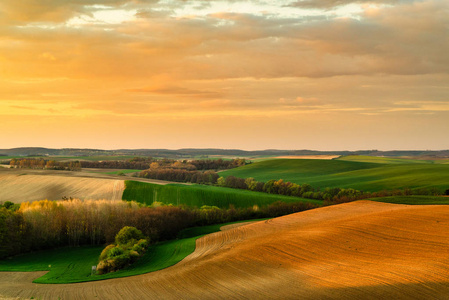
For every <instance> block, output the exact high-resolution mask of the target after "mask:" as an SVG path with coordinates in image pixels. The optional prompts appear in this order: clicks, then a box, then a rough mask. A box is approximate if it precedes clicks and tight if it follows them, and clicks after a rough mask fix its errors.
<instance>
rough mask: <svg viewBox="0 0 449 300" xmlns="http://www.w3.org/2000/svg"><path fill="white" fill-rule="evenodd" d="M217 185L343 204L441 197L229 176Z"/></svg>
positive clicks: (423, 192)
mask: <svg viewBox="0 0 449 300" xmlns="http://www.w3.org/2000/svg"><path fill="white" fill-rule="evenodd" d="M217 185H218V186H222V187H229V188H235V189H243V190H250V191H256V192H265V193H268V194H276V195H285V196H294V197H302V198H308V199H316V200H324V201H326V202H328V203H343V202H349V201H355V200H361V199H368V198H376V197H387V196H407V195H439V194H441V193H440V192H439V191H438V190H437V189H432V188H431V189H415V190H411V189H402V190H399V189H397V190H392V191H386V190H383V191H379V192H364V191H359V190H356V189H352V188H338V187H336V188H329V187H328V188H325V189H323V190H321V189H320V188H316V189H315V188H313V187H312V186H311V185H309V184H307V183H305V184H302V185H299V184H296V183H292V182H288V181H284V180H282V179H279V180H274V179H273V180H269V181H267V182H261V181H256V180H255V179H254V178H252V177H250V178H238V177H234V176H228V177H226V178H224V177H219V178H218V179H217Z"/></svg>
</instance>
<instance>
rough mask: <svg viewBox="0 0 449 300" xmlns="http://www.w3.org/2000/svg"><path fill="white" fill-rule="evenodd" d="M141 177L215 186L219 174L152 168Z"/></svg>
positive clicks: (142, 173)
mask: <svg viewBox="0 0 449 300" xmlns="http://www.w3.org/2000/svg"><path fill="white" fill-rule="evenodd" d="M139 177H143V178H151V179H158V180H167V181H176V182H192V183H202V184H215V183H216V182H217V179H218V177H219V176H218V174H217V173H216V172H214V171H204V172H201V171H189V170H183V169H165V168H162V169H161V168H152V169H148V170H145V171H142V172H140V173H139Z"/></svg>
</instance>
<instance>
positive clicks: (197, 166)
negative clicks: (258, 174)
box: [81, 157, 248, 171]
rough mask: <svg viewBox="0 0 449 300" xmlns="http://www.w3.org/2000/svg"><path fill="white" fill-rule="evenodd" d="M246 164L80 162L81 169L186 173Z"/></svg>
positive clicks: (143, 160)
mask: <svg viewBox="0 0 449 300" xmlns="http://www.w3.org/2000/svg"><path fill="white" fill-rule="evenodd" d="M247 163H248V162H247V161H246V160H245V159H232V160H223V159H221V158H220V159H199V160H175V159H167V158H163V159H156V158H152V157H135V158H132V159H128V160H104V161H82V162H81V166H82V167H83V168H100V169H135V170H147V169H177V170H187V171H195V170H198V171H206V170H216V171H217V170H226V169H232V168H236V167H240V166H243V165H245V164H247Z"/></svg>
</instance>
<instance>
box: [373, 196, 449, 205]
mask: <svg viewBox="0 0 449 300" xmlns="http://www.w3.org/2000/svg"><path fill="white" fill-rule="evenodd" d="M368 200H372V201H377V202H386V203H394V204H410V205H448V204H449V197H442V196H415V195H413V196H391V197H382V198H371V199H368Z"/></svg>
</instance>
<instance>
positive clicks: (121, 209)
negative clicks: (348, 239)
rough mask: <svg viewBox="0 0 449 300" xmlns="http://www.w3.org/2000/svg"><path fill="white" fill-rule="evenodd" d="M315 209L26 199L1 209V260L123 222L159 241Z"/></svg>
mask: <svg viewBox="0 0 449 300" xmlns="http://www.w3.org/2000/svg"><path fill="white" fill-rule="evenodd" d="M316 207H317V205H314V204H310V203H302V202H298V203H282V202H279V203H274V204H271V205H268V206H265V207H261V208H259V207H257V206H254V207H249V208H244V209H236V208H234V207H230V208H228V209H220V208H218V207H209V206H205V207H202V208H200V209H193V208H188V207H174V206H160V207H147V206H144V205H141V204H138V203H136V202H125V201H107V200H99V201H89V200H88V201H81V200H76V199H75V200H66V201H48V200H42V201H34V202H24V203H21V204H20V208H18V209H16V207H15V206H8V208H6V207H2V208H0V259H1V258H4V257H7V256H11V255H16V254H20V253H25V252H29V251H35V250H41V249H47V248H55V247H61V246H80V245H99V244H104V243H111V242H113V241H114V238H115V236H116V234H117V233H118V232H119V230H120V229H121V228H123V227H125V226H133V227H136V228H138V229H139V230H141V231H142V233H143V234H144V235H145V236H147V237H149V239H150V240H151V241H152V242H158V241H161V240H168V239H173V238H176V237H177V234H178V233H179V232H180V231H181V230H182V229H185V228H188V227H192V226H201V225H211V224H217V223H225V222H231V221H237V220H247V219H254V218H264V217H277V216H280V215H285V214H290V213H294V212H299V211H303V210H306V209H311V208H316ZM13 208H14V209H13Z"/></svg>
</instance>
